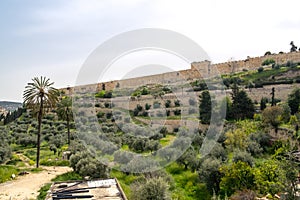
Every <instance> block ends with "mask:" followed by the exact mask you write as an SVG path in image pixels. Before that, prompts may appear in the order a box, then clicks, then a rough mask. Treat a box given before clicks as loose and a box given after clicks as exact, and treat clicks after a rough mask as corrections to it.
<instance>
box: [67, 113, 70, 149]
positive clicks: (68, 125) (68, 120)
mask: <svg viewBox="0 0 300 200" xmlns="http://www.w3.org/2000/svg"><path fill="white" fill-rule="evenodd" d="M67 128H68V144H70V118H69V107H67Z"/></svg>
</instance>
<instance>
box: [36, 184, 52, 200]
mask: <svg viewBox="0 0 300 200" xmlns="http://www.w3.org/2000/svg"><path fill="white" fill-rule="evenodd" d="M50 187H51V183H47V184H45V185H44V186H43V187H41V188H40V190H39V191H38V192H39V196H37V200H44V199H45V198H46V196H47V193H48V190H49V189H50Z"/></svg>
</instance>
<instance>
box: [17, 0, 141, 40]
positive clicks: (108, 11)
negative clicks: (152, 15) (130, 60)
mask: <svg viewBox="0 0 300 200" xmlns="http://www.w3.org/2000/svg"><path fill="white" fill-rule="evenodd" d="M59 2H60V4H58V5H57V6H55V7H53V6H52V7H50V8H49V7H48V6H47V7H42V8H39V9H37V10H35V11H34V12H33V13H32V14H31V16H30V18H31V20H32V24H30V25H29V26H26V27H22V30H19V32H18V33H19V34H20V33H21V34H24V35H31V34H41V33H42V34H51V33H55V34H60V33H66V32H69V33H70V32H73V33H76V32H81V33H82V32H89V31H95V30H102V31H110V30H111V29H112V28H113V27H114V26H122V25H126V24H127V25H129V24H136V23H138V22H139V21H141V20H142V19H146V18H147V16H145V14H146V13H147V6H145V7H143V5H146V3H145V2H146V1H145V0H130V1H119V0H101V1H99V0H89V1H88V2H87V1H85V0H72V1H59ZM141 6H142V7H143V10H142V13H141V12H139V10H140V9H138V8H139V7H141ZM138 15H140V16H138Z"/></svg>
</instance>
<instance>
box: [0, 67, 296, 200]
mask: <svg viewBox="0 0 300 200" xmlns="http://www.w3.org/2000/svg"><path fill="white" fill-rule="evenodd" d="M268 62H271V64H270V63H269V64H266V65H263V63H261V65H259V66H257V67H255V69H251V70H241V71H238V72H235V73H225V74H222V75H221V77H209V78H206V79H201V78H195V79H189V80H186V82H182V81H176V80H175V79H174V80H173V82H171V83H165V84H163V83H160V82H157V83H145V84H140V85H135V87H125V85H122V84H121V85H120V86H119V87H116V88H113V89H111V88H110V87H108V85H106V86H104V85H103V83H100V84H99V85H100V86H101V87H98V88H97V91H96V93H93V92H91V90H89V87H90V86H81V87H79V88H77V89H78V90H77V91H76V90H74V88H71V89H70V90H69V91H67V92H65V91H64V90H62V93H61V96H60V98H59V102H58V104H57V106H56V107H55V108H54V109H51V110H50V109H48V110H46V111H47V112H46V114H45V115H44V117H43V119H42V124H41V150H40V159H39V160H40V164H41V165H42V166H53V167H55V166H70V167H72V169H73V172H70V173H67V174H64V175H62V177H63V180H73V179H82V177H87V178H90V179H94V178H108V177H116V178H117V179H118V180H119V182H120V184H121V186H122V188H123V190H124V192H125V193H126V195H127V197H128V199H130V200H131V199H133V200H135V199H154V196H155V197H157V196H158V194H157V193H152V191H158V192H159V197H164V198H163V199H178V200H193V199H204V200H209V199H212V198H213V199H217V198H220V199H226V198H227V197H229V196H230V197H231V198H232V199H245V198H246V197H247V198H246V199H250V200H254V199H255V197H265V196H267V198H268V199H274V198H275V196H279V195H281V196H283V197H286V198H290V199H293V198H296V196H297V195H298V193H296V192H297V187H296V186H297V185H298V184H299V181H298V179H297V177H298V174H299V172H300V159H299V152H300V146H299V143H300V131H299V126H300V107H299V106H300V86H299V83H300V76H299V75H300V66H299V65H298V63H296V64H293V63H292V64H291V62H286V63H283V64H274V63H273V61H268ZM220 78H221V79H220ZM141 79H142V80H143V79H144V78H141ZM146 79H147V78H146ZM134 80H136V79H134ZM127 82H128V83H129V82H130V80H127ZM207 83H209V84H207ZM221 83H222V84H221ZM208 88H209V89H210V91H208ZM273 88H274V89H273ZM222 91H224V92H222ZM70 94H72V95H73V96H72V97H73V101H72V99H71V98H70ZM219 94H222V95H221V96H219ZM212 105H213V106H212ZM71 108H72V109H71ZM70 110H72V111H73V112H74V113H73V114H74V115H72V113H70ZM224 110H226V112H222V111H224ZM20 112H23V113H21V115H20V117H19V116H16V119H15V118H13V120H11V121H10V120H9V121H8V123H4V124H5V125H0V138H1V140H0V141H1V143H0V144H1V146H0V147H1V148H0V155H2V156H0V162H1V163H2V164H1V165H0V178H1V179H0V181H1V182H5V181H8V180H11V175H12V174H18V173H19V172H22V171H28V172H32V171H33V167H34V165H35V164H36V163H37V157H36V155H37V140H36V138H37V131H38V121H37V119H36V117H34V116H35V115H34V113H32V112H31V111H30V109H28V110H27V111H23V110H20ZM67 116H68V117H67ZM69 131H70V132H69ZM68 132H69V133H70V137H68V136H69V134H68ZM69 139H70V142H69ZM39 170H41V169H37V171H38V173H39ZM40 174H42V173H40ZM18 176H20V175H17V177H18ZM55 180H61V179H55ZM14 183H15V184H16V186H17V183H18V182H17V181H12V184H14ZM47 188H49V184H48V185H46V186H45V187H43V188H42V189H41V190H43V191H47V190H48V189H47ZM35 190H36V189H35ZM33 192H34V193H35V194H37V191H33ZM0 195H1V191H0Z"/></svg>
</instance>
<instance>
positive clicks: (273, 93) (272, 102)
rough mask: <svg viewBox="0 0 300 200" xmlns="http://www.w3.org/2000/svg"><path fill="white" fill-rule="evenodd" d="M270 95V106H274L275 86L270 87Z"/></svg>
mask: <svg viewBox="0 0 300 200" xmlns="http://www.w3.org/2000/svg"><path fill="white" fill-rule="evenodd" d="M271 95H272V98H271V99H272V100H271V106H276V102H275V88H274V87H272V92H271Z"/></svg>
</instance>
